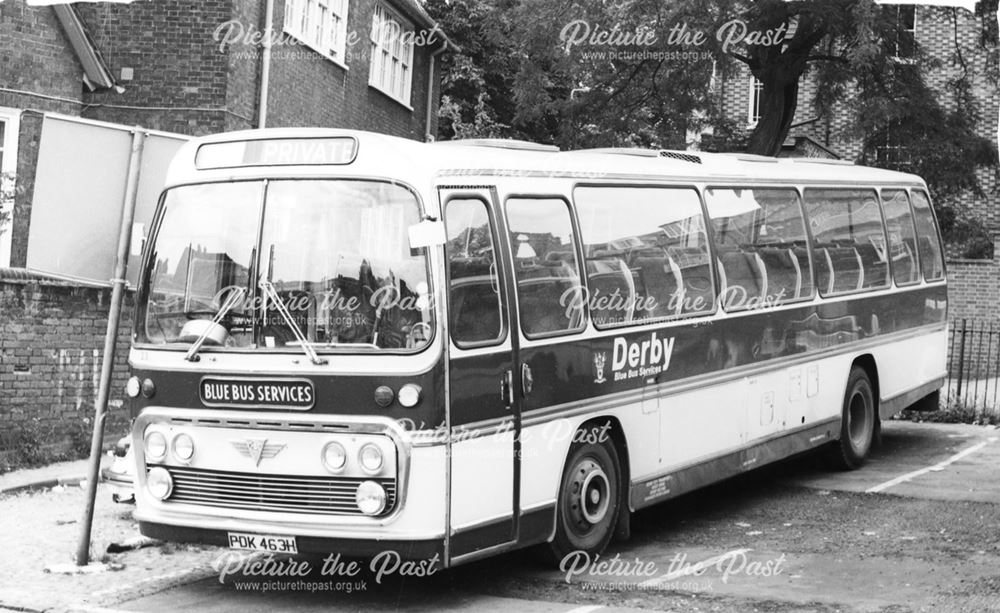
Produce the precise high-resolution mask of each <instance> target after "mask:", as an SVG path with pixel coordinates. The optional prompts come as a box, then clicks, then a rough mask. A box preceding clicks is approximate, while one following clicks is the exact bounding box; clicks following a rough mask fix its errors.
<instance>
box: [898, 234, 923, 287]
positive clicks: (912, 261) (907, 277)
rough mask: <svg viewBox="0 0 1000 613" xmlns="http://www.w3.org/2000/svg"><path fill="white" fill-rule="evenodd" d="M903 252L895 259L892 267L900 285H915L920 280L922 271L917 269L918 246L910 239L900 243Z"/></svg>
mask: <svg viewBox="0 0 1000 613" xmlns="http://www.w3.org/2000/svg"><path fill="white" fill-rule="evenodd" d="M900 246H901V247H902V250H901V251H900V253H899V255H897V256H895V257H893V259H892V267H893V271H894V274H895V277H896V280H897V282H898V283H914V282H916V281H918V280H919V279H920V269H919V268H918V267H917V257H916V246H915V245H914V244H913V241H912V240H910V239H905V240H903V242H902V243H900Z"/></svg>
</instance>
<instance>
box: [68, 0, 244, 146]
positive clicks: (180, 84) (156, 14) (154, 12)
mask: <svg viewBox="0 0 1000 613" xmlns="http://www.w3.org/2000/svg"><path fill="white" fill-rule="evenodd" d="M242 1H243V0H156V2H133V3H131V4H116V3H109V2H99V3H80V4H77V5H76V7H77V11H78V12H79V13H80V16H81V19H82V20H83V21H84V23H85V24H86V26H87V29H88V30H89V31H90V33H91V35H92V37H93V39H94V41H95V43H96V46H97V48H98V49H99V50H100V52H101V55H102V56H103V57H104V60H105V62H106V63H107V64H108V67H109V68H110V70H111V73H112V75H114V77H115V78H116V79H119V81H120V84H121V86H122V87H124V88H125V91H124V92H123V93H117V92H116V91H114V90H99V91H95V92H89V93H85V94H84V95H83V99H84V102H85V103H86V104H87V105H88V106H87V107H86V109H85V110H84V112H83V116H84V117H87V118H90V119H98V120H102V121H110V122H113V123H122V124H126V125H140V126H143V127H145V128H151V129H156V130H165V131H168V132H178V133H181V134H192V135H202V134H212V133H216V132H222V131H224V130H225V128H226V121H227V117H230V116H231V115H232V113H231V112H230V111H228V110H227V108H226V79H227V75H228V70H229V58H228V56H227V55H226V54H225V53H220V52H219V50H218V44H217V43H216V42H215V40H214V38H213V34H214V31H215V28H216V27H217V26H218V25H219V24H221V23H223V22H225V21H228V20H229V19H231V18H232V12H233V3H234V2H242ZM123 68H132V70H133V76H132V79H131V80H129V81H124V80H121V77H122V69H123Z"/></svg>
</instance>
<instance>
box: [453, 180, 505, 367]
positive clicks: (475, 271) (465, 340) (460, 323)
mask: <svg viewBox="0 0 1000 613" xmlns="http://www.w3.org/2000/svg"><path fill="white" fill-rule="evenodd" d="M445 224H446V225H447V227H448V245H447V253H448V279H449V286H448V287H449V289H448V303H449V304H448V306H449V313H450V317H451V319H450V322H451V338H452V339H453V340H454V341H455V344H456V345H458V346H460V347H461V346H463V345H471V344H482V343H491V342H492V341H499V340H500V339H501V338H503V336H504V317H503V303H502V302H501V299H500V279H499V277H498V275H497V265H496V250H495V249H494V246H493V230H492V226H491V224H490V218H489V214H488V212H487V209H486V203H485V202H483V201H482V200H476V199H467V200H452V201H450V202H448V208H447V210H446V211H445Z"/></svg>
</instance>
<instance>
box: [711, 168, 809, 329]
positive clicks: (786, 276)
mask: <svg viewBox="0 0 1000 613" xmlns="http://www.w3.org/2000/svg"><path fill="white" fill-rule="evenodd" d="M705 199H706V202H707V204H708V214H709V216H710V217H711V218H712V228H713V230H714V234H715V248H716V253H717V255H718V258H719V266H718V269H719V278H720V280H721V282H722V305H723V306H724V307H725V308H726V310H727V311H738V310H742V309H750V308H762V307H767V306H774V305H777V304H783V303H786V302H792V301H795V300H802V299H808V298H812V296H813V279H812V272H811V271H810V269H809V242H808V241H807V240H806V226H805V221H804V220H803V218H802V207H801V205H800V203H799V195H798V193H797V192H796V191H795V190H794V189H740V188H735V189H710V190H708V191H707V192H706V193H705Z"/></svg>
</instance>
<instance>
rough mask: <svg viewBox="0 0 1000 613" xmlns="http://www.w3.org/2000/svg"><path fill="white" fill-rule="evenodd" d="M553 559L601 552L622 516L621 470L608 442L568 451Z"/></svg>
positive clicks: (576, 446)
mask: <svg viewBox="0 0 1000 613" xmlns="http://www.w3.org/2000/svg"><path fill="white" fill-rule="evenodd" d="M557 506H558V508H557V513H556V535H555V539H553V541H552V543H551V549H552V554H553V557H555V558H556V560H557V561H559V560H562V559H563V558H564V557H565V556H566V555H567V554H569V553H572V552H574V551H586V552H588V553H591V554H597V553H600V552H602V551H604V548H605V547H607V545H608V543H609V542H610V541H611V537H612V536H613V534H614V531H615V525H616V524H617V522H618V514H619V513H620V512H621V467H620V465H619V462H618V454H617V453H616V452H615V448H614V446H612V445H611V443H610V442H608V443H604V444H598V443H585V444H578V445H574V446H573V447H571V448H570V453H569V459H568V460H567V461H566V469H565V472H563V477H562V484H561V486H560V488H559V501H558V505H557Z"/></svg>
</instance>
